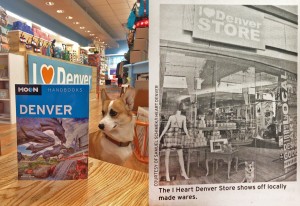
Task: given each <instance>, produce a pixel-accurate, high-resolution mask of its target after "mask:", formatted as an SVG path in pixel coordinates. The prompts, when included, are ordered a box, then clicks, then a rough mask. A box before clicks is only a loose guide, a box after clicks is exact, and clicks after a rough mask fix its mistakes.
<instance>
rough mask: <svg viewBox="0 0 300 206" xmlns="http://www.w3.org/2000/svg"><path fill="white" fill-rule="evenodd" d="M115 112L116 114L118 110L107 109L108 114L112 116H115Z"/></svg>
mask: <svg viewBox="0 0 300 206" xmlns="http://www.w3.org/2000/svg"><path fill="white" fill-rule="evenodd" d="M117 114H118V112H116V111H115V110H113V109H111V110H110V111H109V115H110V116H112V117H115V116H117Z"/></svg>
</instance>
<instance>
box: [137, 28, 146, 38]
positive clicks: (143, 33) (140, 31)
mask: <svg viewBox="0 0 300 206" xmlns="http://www.w3.org/2000/svg"><path fill="white" fill-rule="evenodd" d="M148 37H149V28H137V29H136V30H135V39H148Z"/></svg>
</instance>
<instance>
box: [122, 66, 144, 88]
mask: <svg viewBox="0 0 300 206" xmlns="http://www.w3.org/2000/svg"><path fill="white" fill-rule="evenodd" d="M123 67H125V68H128V69H129V70H128V76H129V78H130V86H132V87H134V85H135V80H136V76H137V74H143V73H148V72H149V61H142V62H137V63H134V64H125V65H124V66H123Z"/></svg>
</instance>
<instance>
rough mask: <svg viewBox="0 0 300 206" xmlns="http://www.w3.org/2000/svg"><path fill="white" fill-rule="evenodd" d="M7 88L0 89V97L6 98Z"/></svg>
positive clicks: (7, 96) (7, 95)
mask: <svg viewBox="0 0 300 206" xmlns="http://www.w3.org/2000/svg"><path fill="white" fill-rule="evenodd" d="M8 98H9V94H8V89H0V99H8Z"/></svg>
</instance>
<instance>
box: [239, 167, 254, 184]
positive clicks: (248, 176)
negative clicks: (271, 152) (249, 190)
mask: <svg viewBox="0 0 300 206" xmlns="http://www.w3.org/2000/svg"><path fill="white" fill-rule="evenodd" d="M245 181H246V182H247V183H252V182H254V162H251V163H248V162H245V177H244V179H243V181H242V182H245Z"/></svg>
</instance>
